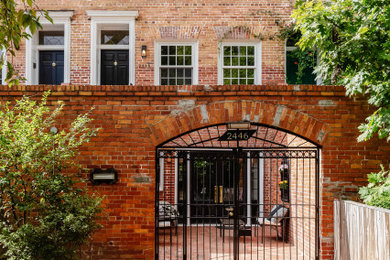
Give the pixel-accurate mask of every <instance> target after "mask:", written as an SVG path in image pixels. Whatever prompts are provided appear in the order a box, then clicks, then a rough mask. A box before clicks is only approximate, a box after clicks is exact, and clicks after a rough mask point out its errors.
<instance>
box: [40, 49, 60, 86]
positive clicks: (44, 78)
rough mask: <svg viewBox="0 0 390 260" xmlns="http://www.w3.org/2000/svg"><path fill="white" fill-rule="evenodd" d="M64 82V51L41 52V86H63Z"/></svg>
mask: <svg viewBox="0 0 390 260" xmlns="http://www.w3.org/2000/svg"><path fill="white" fill-rule="evenodd" d="M63 82H64V51H40V52H39V84H48V85H61V83H63Z"/></svg>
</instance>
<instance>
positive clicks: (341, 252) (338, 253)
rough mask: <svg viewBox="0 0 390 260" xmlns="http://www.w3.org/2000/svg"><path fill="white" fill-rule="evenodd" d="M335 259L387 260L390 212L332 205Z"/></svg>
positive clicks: (345, 203) (358, 205) (346, 204)
mask: <svg viewBox="0 0 390 260" xmlns="http://www.w3.org/2000/svg"><path fill="white" fill-rule="evenodd" d="M334 250H335V252H334V255H335V257H334V259H335V260H350V259H351V260H365V259H367V260H368V259H370V260H371V259H372V260H374V259H377V260H386V259H390V210H386V209H381V208H377V207H372V206H367V205H365V204H361V203H357V202H353V201H344V200H335V201H334Z"/></svg>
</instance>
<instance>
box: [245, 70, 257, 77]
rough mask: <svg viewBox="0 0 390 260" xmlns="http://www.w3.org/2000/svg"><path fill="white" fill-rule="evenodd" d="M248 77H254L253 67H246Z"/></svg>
mask: <svg viewBox="0 0 390 260" xmlns="http://www.w3.org/2000/svg"><path fill="white" fill-rule="evenodd" d="M247 73H248V78H254V77H255V70H254V69H248V70H247Z"/></svg>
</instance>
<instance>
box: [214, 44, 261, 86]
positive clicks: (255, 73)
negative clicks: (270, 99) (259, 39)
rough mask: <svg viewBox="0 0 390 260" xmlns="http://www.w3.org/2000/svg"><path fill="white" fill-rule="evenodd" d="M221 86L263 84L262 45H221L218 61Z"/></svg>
mask: <svg viewBox="0 0 390 260" xmlns="http://www.w3.org/2000/svg"><path fill="white" fill-rule="evenodd" d="M218 62H219V64H218V83H219V84H220V85H222V84H223V85H236V84H240V85H253V84H261V82H260V79H261V59H260V43H228V42H224V43H222V44H221V45H220V50H219V59H218Z"/></svg>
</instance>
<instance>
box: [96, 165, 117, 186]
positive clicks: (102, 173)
mask: <svg viewBox="0 0 390 260" xmlns="http://www.w3.org/2000/svg"><path fill="white" fill-rule="evenodd" d="M90 179H91V182H92V184H101V183H107V184H115V183H116V182H117V181H118V172H117V171H116V170H115V169H114V168H108V169H100V168H96V169H93V171H92V172H91V174H90Z"/></svg>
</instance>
